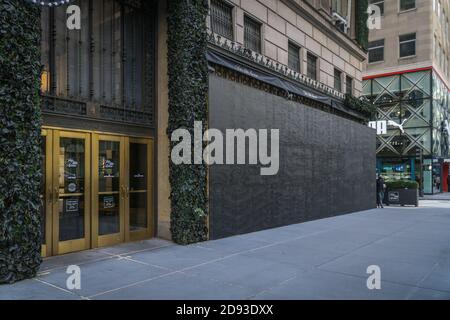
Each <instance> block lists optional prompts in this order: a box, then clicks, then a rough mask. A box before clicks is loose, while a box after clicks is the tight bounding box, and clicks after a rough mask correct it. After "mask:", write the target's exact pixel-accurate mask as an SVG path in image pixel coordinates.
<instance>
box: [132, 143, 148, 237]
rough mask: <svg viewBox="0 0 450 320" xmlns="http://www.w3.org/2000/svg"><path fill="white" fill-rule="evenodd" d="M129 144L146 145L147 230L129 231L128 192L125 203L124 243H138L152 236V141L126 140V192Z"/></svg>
mask: <svg viewBox="0 0 450 320" xmlns="http://www.w3.org/2000/svg"><path fill="white" fill-rule="evenodd" d="M130 143H139V144H145V145H147V229H144V230H139V231H130V197H129V192H127V195H126V201H125V227H126V228H125V241H138V240H144V239H149V238H151V237H152V236H153V230H154V221H153V191H154V187H153V144H154V143H153V139H148V138H127V143H126V145H127V150H126V155H127V156H128V157H127V170H126V171H127V180H126V183H127V187H126V188H127V189H126V190H127V191H128V190H129V188H130V185H129V184H130V177H129V165H130V161H129V158H130Z"/></svg>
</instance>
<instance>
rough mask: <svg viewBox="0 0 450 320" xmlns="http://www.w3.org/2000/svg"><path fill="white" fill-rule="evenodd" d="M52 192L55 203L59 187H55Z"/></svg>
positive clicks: (57, 198)
mask: <svg viewBox="0 0 450 320" xmlns="http://www.w3.org/2000/svg"><path fill="white" fill-rule="evenodd" d="M54 191H55V192H54V194H53V202H55V203H57V202H58V200H59V187H55V189H54Z"/></svg>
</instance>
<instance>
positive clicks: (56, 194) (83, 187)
mask: <svg viewBox="0 0 450 320" xmlns="http://www.w3.org/2000/svg"><path fill="white" fill-rule="evenodd" d="M54 136H55V137H56V138H55V142H54V150H53V152H54V163H53V198H54V199H55V202H54V207H53V210H54V219H53V224H54V229H53V241H54V244H55V247H57V248H58V252H57V254H62V253H66V252H72V251H79V250H84V249H87V248H88V247H89V226H90V223H89V218H88V217H89V202H88V201H89V194H88V191H89V190H88V188H89V187H88V186H89V184H88V181H87V177H89V158H90V149H89V148H90V144H89V136H88V135H86V134H82V133H69V132H55V134H54Z"/></svg>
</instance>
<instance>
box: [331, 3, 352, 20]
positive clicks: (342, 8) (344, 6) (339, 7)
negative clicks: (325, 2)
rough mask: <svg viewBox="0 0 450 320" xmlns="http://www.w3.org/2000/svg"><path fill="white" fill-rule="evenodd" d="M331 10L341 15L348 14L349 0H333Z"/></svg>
mask: <svg viewBox="0 0 450 320" xmlns="http://www.w3.org/2000/svg"><path fill="white" fill-rule="evenodd" d="M331 10H332V11H333V12H336V13H338V14H339V15H340V16H341V17H347V16H348V0H331Z"/></svg>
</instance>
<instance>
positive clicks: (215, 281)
mask: <svg viewBox="0 0 450 320" xmlns="http://www.w3.org/2000/svg"><path fill="white" fill-rule="evenodd" d="M69 265H78V266H79V267H80V268H81V285H82V288H81V290H68V289H67V286H66V281H67V278H68V276H69V275H68V274H66V268H67V266H69ZM370 265H377V266H379V267H380V268H381V284H382V287H381V290H369V289H368V288H367V278H368V277H369V275H368V274H367V273H366V271H367V267H368V266H370ZM449 271H450V202H437V201H421V206H420V207H419V208H415V207H414V208H413V207H411V208H409V207H407V208H403V207H389V208H386V209H378V210H369V211H364V212H358V213H354V214H349V215H344V216H339V217H331V218H327V219H322V220H317V221H311V222H306V223H302V224H297V225H290V226H285V227H281V228H277V229H271V230H265V231H261V232H255V233H251V234H245V235H240V236H236V237H231V238H226V239H220V240H214V241H208V242H204V243H199V244H195V245H190V246H185V247H182V246H177V245H174V244H173V243H171V242H168V241H164V240H161V239H152V240H148V241H141V242H136V243H127V244H122V245H119V246H114V247H110V248H102V249H95V250H89V251H84V252H79V253H73V254H68V255H64V256H59V257H52V258H49V259H46V260H45V261H44V263H43V265H42V268H41V271H40V274H39V276H38V277H37V278H36V279H32V280H26V281H23V282H20V283H16V284H14V285H3V286H0V299H27V300H28V299H30V300H31V299H49V300H53V299H55V300H60V299H137V300H142V299H179V300H184V299H188V300H196V299H225V300H226V299H245V300H248V299H450V273H449Z"/></svg>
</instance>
